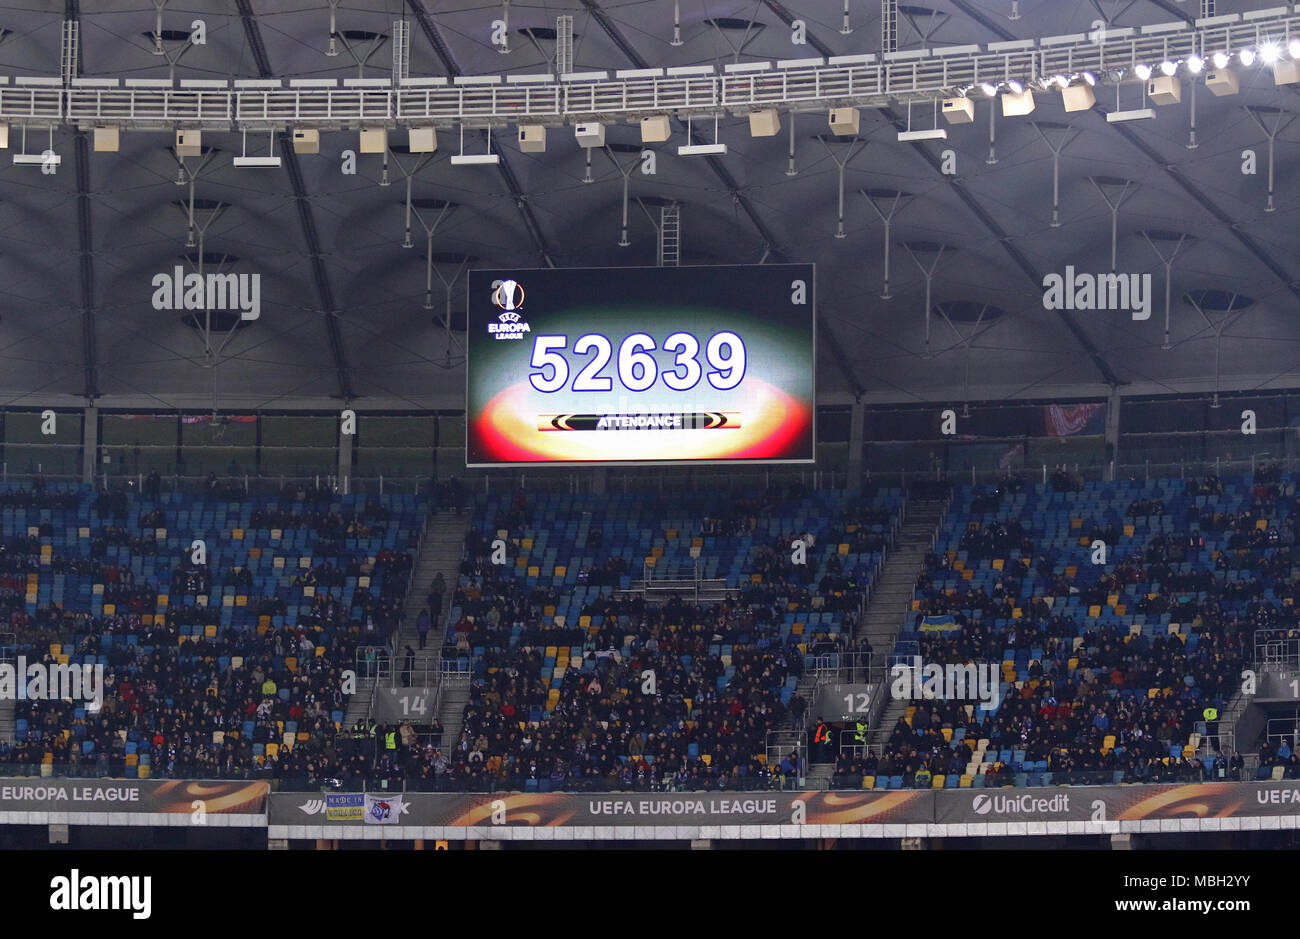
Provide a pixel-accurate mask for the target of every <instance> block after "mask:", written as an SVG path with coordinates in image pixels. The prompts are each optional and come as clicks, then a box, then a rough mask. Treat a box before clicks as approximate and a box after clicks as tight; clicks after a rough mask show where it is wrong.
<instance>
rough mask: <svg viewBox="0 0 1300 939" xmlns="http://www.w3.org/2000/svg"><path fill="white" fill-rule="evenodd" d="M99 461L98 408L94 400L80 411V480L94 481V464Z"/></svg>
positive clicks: (85, 481)
mask: <svg viewBox="0 0 1300 939" xmlns="http://www.w3.org/2000/svg"><path fill="white" fill-rule="evenodd" d="M98 462H99V409H98V408H96V407H95V404H94V402H91V403H90V404H88V405H86V407H85V408H84V409H83V410H82V412H81V481H82V482H84V483H93V482H94V481H95V466H96V464H98Z"/></svg>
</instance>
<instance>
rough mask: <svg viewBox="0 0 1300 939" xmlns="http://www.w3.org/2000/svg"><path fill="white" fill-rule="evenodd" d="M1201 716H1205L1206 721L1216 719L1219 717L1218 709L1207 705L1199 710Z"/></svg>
mask: <svg viewBox="0 0 1300 939" xmlns="http://www.w3.org/2000/svg"><path fill="white" fill-rule="evenodd" d="M1201 717H1203V718H1205V719H1206V720H1207V721H1217V720H1218V719H1219V709H1218V708H1215V707H1208V708H1206V709H1205V710H1204V711H1202V712H1201Z"/></svg>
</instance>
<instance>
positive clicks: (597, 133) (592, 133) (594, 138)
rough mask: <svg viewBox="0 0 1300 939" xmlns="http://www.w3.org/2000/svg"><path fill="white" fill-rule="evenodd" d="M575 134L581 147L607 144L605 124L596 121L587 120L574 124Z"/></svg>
mask: <svg viewBox="0 0 1300 939" xmlns="http://www.w3.org/2000/svg"><path fill="white" fill-rule="evenodd" d="M573 136H574V138H576V139H577V141H578V146H580V147H603V146H605V125H604V124H601V123H598V122H596V121H587V122H585V123H582V124H574V125H573Z"/></svg>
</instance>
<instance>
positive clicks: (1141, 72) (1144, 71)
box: [1133, 64, 1151, 81]
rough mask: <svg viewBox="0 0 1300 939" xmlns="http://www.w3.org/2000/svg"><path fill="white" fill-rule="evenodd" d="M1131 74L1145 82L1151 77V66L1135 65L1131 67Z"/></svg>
mask: <svg viewBox="0 0 1300 939" xmlns="http://www.w3.org/2000/svg"><path fill="white" fill-rule="evenodd" d="M1133 73H1134V74H1135V75H1137V77H1138V78H1140V79H1142V80H1143V81H1146V80H1147V79H1148V78H1150V77H1151V66H1149V65H1144V64H1138V65H1135V66H1133Z"/></svg>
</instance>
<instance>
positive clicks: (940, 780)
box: [930, 776, 948, 789]
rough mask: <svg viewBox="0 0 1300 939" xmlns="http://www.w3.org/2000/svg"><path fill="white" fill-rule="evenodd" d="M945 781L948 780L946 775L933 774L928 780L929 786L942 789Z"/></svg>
mask: <svg viewBox="0 0 1300 939" xmlns="http://www.w3.org/2000/svg"><path fill="white" fill-rule="evenodd" d="M947 781H948V777H947V776H935V777H934V778H933V779H931V780H930V788H931V789H942V788H943V785H944V783H946V782H947Z"/></svg>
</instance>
